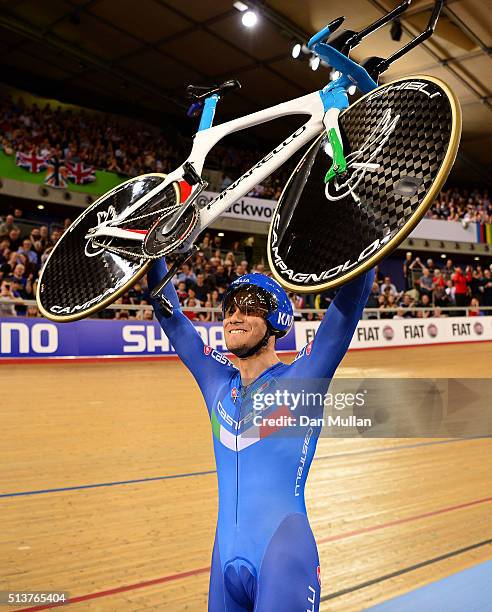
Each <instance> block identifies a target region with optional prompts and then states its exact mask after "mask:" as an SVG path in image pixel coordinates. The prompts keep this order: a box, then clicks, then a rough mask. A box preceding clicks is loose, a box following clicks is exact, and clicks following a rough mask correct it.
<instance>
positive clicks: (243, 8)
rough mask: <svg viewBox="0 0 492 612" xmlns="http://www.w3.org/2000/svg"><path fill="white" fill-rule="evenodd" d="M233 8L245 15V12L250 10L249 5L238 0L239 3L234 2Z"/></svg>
mask: <svg viewBox="0 0 492 612" xmlns="http://www.w3.org/2000/svg"><path fill="white" fill-rule="evenodd" d="M232 6H233V7H234V8H235V9H237V10H238V11H241V13H244V11H247V10H248V5H247V4H244V2H240V0H237V2H234V3H233V5H232Z"/></svg>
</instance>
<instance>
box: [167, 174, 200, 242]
mask: <svg viewBox="0 0 492 612" xmlns="http://www.w3.org/2000/svg"><path fill="white" fill-rule="evenodd" d="M207 187H208V183H206V182H202V183H200V185H199V187H198V188H197V190H196V191H195V193H193V194H192V195H191V196H190V197H189V198H188V200H187V201H186V202H185V203H184V204H183V206H181V207H180V208H178V210H177V211H176V212H175V213H174V215H173V216H172V217H171V218H170V219H169V220H168V221H167V223H165V224H164V225H163V226H162V227H161V229H160V232H161V234H162V235H163V236H168V235H169V234H172V232H173V231H174V230H175V228H176V227H177V225H178V224H179V222H180V221H181V219H182V218H183V217H184V216H185V215H186V213H187V212H188V211H189V210H190V208H192V206H193V205H194V204H193V203H194V201H195V200H196V198H197V197H198V196H199V195H200V193H201V192H202V191H203V190H204V189H206V188H207Z"/></svg>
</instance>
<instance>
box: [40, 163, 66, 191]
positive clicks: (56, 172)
mask: <svg viewBox="0 0 492 612" xmlns="http://www.w3.org/2000/svg"><path fill="white" fill-rule="evenodd" d="M67 174H68V170H67V167H66V166H65V164H64V163H63V161H61V160H60V159H58V157H52V158H51V159H50V160H49V161H48V169H47V171H46V176H45V177H44V182H45V184H46V185H49V186H50V187H55V189H64V188H65V187H66V186H67Z"/></svg>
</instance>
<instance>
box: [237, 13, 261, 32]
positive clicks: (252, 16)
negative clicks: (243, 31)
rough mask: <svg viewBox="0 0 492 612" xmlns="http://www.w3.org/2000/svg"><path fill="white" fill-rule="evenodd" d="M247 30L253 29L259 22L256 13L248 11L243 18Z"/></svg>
mask: <svg viewBox="0 0 492 612" xmlns="http://www.w3.org/2000/svg"><path fill="white" fill-rule="evenodd" d="M241 21H242V22H243V26H244V27H245V28H253V27H254V26H255V25H256V22H257V21H258V15H257V14H256V13H255V12H254V11H249V10H248V11H246V12H245V13H243V16H242V18H241Z"/></svg>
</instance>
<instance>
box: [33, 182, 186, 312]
mask: <svg viewBox="0 0 492 612" xmlns="http://www.w3.org/2000/svg"><path fill="white" fill-rule="evenodd" d="M165 179H166V175H164V174H144V175H142V176H139V177H137V178H133V179H130V180H128V181H126V182H124V183H122V184H121V185H118V186H117V187H116V188H115V189H113V190H111V191H110V192H108V193H107V194H105V195H103V196H102V197H100V198H99V199H98V200H96V202H94V204H92V205H91V206H90V207H89V208H87V209H86V210H85V211H84V212H83V213H82V214H81V215H80V216H79V217H78V218H77V219H76V220H75V221H74V223H72V225H71V226H70V227H69V228H68V229H67V230H66V231H65V232H64V234H63V235H62V237H61V238H60V239H59V241H58V242H57V243H56V245H55V247H54V249H53V251H52V252H51V253H50V256H49V257H48V260H47V261H46V264H45V266H44V268H43V269H42V272H41V276H40V279H39V283H38V289H37V295H36V299H37V303H38V307H39V310H40V311H41V313H42V314H43V315H44V316H45V317H46V318H48V319H51V320H53V321H60V322H63V321H75V320H77V319H82V318H83V317H87V316H89V315H91V314H93V313H95V312H97V311H98V310H101V309H102V308H105V307H106V306H107V305H108V304H110V303H112V302H114V301H115V300H116V299H117V298H118V297H119V296H120V295H121V294H122V293H124V292H125V291H127V290H128V289H129V288H130V286H131V285H132V284H133V283H135V281H136V280H138V278H140V276H142V275H143V274H144V273H145V272H146V271H147V269H148V267H149V265H150V261H149V260H148V259H146V258H144V257H143V253H142V242H141V241H138V242H137V241H129V240H123V239H120V238H113V237H97V238H87V237H86V236H87V235H90V230H92V229H94V228H97V227H98V226H99V225H100V224H101V223H104V222H108V221H112V222H113V223H114V224H115V225H117V227H120V228H126V229H132V230H136V231H140V232H142V233H145V232H146V231H148V228H149V227H150V226H151V225H152V224H153V223H154V222H155V221H156V220H157V219H158V218H160V217H162V215H163V214H165V213H166V212H167V211H173V210H176V209H177V207H178V206H179V202H180V190H179V185H178V184H177V183H170V184H169V185H167V186H166V187H164V188H163V189H160V187H161V185H162V184H163V183H164V181H165ZM144 197H146V198H147V199H146V201H145V202H144V203H143V204H142V205H141V206H139V207H138V209H137V210H136V211H135V212H134V213H133V214H131V215H130V216H128V217H125V213H126V211H127V210H128V208H129V207H130V206H132V205H133V204H136V203H138V201H139V200H141V199H142V198H144Z"/></svg>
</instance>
